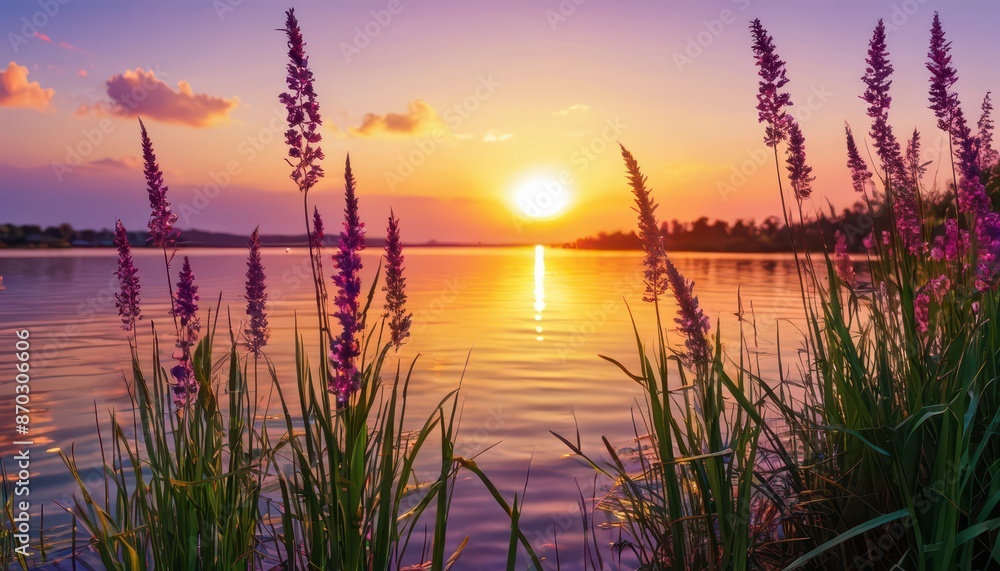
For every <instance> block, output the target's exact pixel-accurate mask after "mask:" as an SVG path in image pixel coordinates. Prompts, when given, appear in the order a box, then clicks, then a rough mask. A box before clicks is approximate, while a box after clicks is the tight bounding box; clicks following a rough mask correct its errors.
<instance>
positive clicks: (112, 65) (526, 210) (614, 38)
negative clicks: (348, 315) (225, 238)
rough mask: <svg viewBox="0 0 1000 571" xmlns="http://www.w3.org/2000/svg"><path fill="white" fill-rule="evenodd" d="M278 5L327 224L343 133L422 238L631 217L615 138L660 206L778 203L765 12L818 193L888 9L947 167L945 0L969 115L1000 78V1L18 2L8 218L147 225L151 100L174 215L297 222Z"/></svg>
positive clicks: (205, 224) (360, 164) (829, 185)
mask: <svg viewBox="0 0 1000 571" xmlns="http://www.w3.org/2000/svg"><path fill="white" fill-rule="evenodd" d="M95 4H96V5H95ZM289 7H294V8H295V10H296V15H297V16H298V18H299V21H300V24H301V28H302V33H303V35H304V38H305V41H306V52H307V54H308V56H309V58H310V59H309V63H310V67H311V69H312V71H313V73H314V74H315V78H316V91H317V93H318V101H319V105H320V113H321V115H322V117H323V120H324V124H323V128H322V131H321V132H322V135H323V141H322V143H321V146H322V148H323V150H324V152H325V154H326V159H325V161H324V163H323V164H324V167H325V169H326V173H327V174H326V177H325V178H324V179H323V180H322V181H321V182H320V183H319V184H318V185H317V187H316V188H315V189H314V190H313V191H311V192H310V196H309V200H310V202H311V203H312V204H315V205H316V206H318V208H319V209H320V211H321V212H322V213H323V215H324V218H325V219H327V227H328V228H335V227H337V222H336V221H337V220H339V218H340V216H341V214H340V213H341V211H342V210H343V200H342V192H343V165H344V160H345V158H346V156H347V154H348V153H350V157H351V164H352V167H353V169H354V173H355V177H356V178H357V181H358V191H359V195H360V203H361V214H362V216H363V217H364V219H365V220H366V221H367V224H368V227H369V233H377V232H380V231H381V227H382V226H384V223H383V222H382V221H384V220H385V217H386V216H388V213H389V209H390V208H391V209H393V210H394V211H395V213H396V214H397V215H398V216H399V217H400V218H401V219H402V228H403V234H404V240H405V241H408V242H413V243H416V242H425V241H429V240H436V241H439V242H466V243H470V242H471V243H477V242H482V243H540V242H546V243H554V242H562V241H569V240H573V239H574V238H577V237H581V236H585V235H591V234H595V233H597V232H600V231H606V232H612V231H618V230H623V231H627V230H630V229H631V228H632V227H633V225H634V213H633V211H632V210H631V198H630V195H629V191H628V187H627V183H626V180H625V177H624V166H623V162H622V159H621V155H620V152H619V150H618V147H617V145H618V143H621V144H624V145H625V146H626V147H627V148H628V149H629V150H630V151H631V152H632V153H633V154H634V155H635V157H636V158H637V159H638V161H639V163H640V165H641V166H642V169H643V171H644V173H645V174H646V175H647V176H648V178H649V185H650V186H651V187H652V188H653V192H654V196H655V198H656V200H657V201H658V202H659V203H660V207H659V209H658V210H657V215H658V217H659V218H660V220H661V221H668V220H672V219H678V220H681V221H692V220H695V219H697V218H699V217H701V216H707V217H709V218H711V219H725V220H730V221H732V220H735V219H737V218H743V219H755V220H757V221H760V220H763V219H764V218H766V217H768V216H771V215H780V211H781V210H780V201H779V197H778V194H777V181H776V172H775V168H774V156H773V154H772V153H773V151H772V150H771V149H769V148H767V147H765V146H764V144H763V127H762V126H761V125H759V124H758V122H757V113H756V108H755V105H756V92H757V81H758V76H757V69H756V67H755V66H754V58H753V55H752V51H751V37H750V32H749V30H748V25H749V22H750V21H751V20H752V19H754V18H760V19H761V21H762V23H763V25H764V27H765V28H766V29H767V30H768V32H769V33H770V34H771V35H772V36H773V37H774V42H775V44H776V46H777V51H778V54H779V55H780V57H782V58H783V59H784V60H785V61H786V63H787V70H788V78H789V79H790V83H789V84H788V86H787V88H788V90H789V91H790V93H791V96H792V101H793V103H794V110H793V113H794V114H795V115H796V117H797V118H798V119H799V121H800V123H801V125H802V130H803V132H804V134H805V138H806V149H807V153H808V161H809V163H810V164H811V165H812V166H813V167H814V174H815V175H816V181H815V183H814V188H815V192H814V194H813V197H812V198H811V199H809V201H808V202H807V204H806V210H807V211H818V210H823V211H828V209H829V205H833V206H834V207H836V208H838V209H840V208H844V207H846V206H849V205H850V204H852V203H853V202H854V201H855V199H856V196H855V195H854V192H853V190H852V188H851V184H850V173H849V171H848V169H847V168H846V166H845V153H844V136H843V133H844V124H845V121H846V122H848V123H849V124H850V125H851V126H852V128H853V130H854V132H855V134H856V135H858V136H863V135H865V134H866V133H867V131H868V129H869V123H868V120H867V117H866V115H865V104H864V102H863V101H862V100H861V99H860V98H859V96H860V95H861V93H862V92H863V91H864V86H863V84H862V82H861V80H860V78H861V76H862V75H863V74H864V71H865V62H864V60H865V55H866V51H867V48H868V40H869V39H870V37H871V33H872V30H873V28H874V26H875V23H876V22H877V21H878V19H879V18H882V19H884V20H885V22H886V25H887V29H888V34H887V35H888V47H889V51H890V54H891V59H892V64H893V66H894V67H895V70H896V73H895V74H894V76H893V79H894V83H893V87H892V96H893V107H892V111H891V112H890V121H891V122H892V124H893V126H894V127H895V129H896V132H897V134H899V135H900V136H901V137H905V136H907V135H908V134H909V133H911V132H912V130H913V129H914V128H916V129H919V131H920V132H921V134H922V139H923V141H924V147H923V152H924V155H925V159H926V160H928V161H934V163H933V164H932V167H931V172H932V173H933V172H934V169H935V167H936V166H938V165H940V164H941V163H942V161H941V160H940V159H942V158H944V159H946V158H947V154H946V153H945V154H944V155H942V148H943V144H944V143H943V141H944V139H943V138H942V135H941V133H940V132H939V131H937V129H936V127H935V121H934V117H933V114H932V113H931V111H929V110H928V109H927V85H928V74H927V72H926V69H925V67H924V66H925V63H926V59H927V58H926V54H927V46H928V42H929V28H930V24H931V19H932V18H933V14H934V12H935V11H937V12H939V13H940V16H941V19H942V23H943V25H944V29H945V32H946V34H947V37H948V39H949V40H951V41H952V42H953V45H952V56H953V64H954V65H955V67H956V68H957V69H958V72H959V77H960V79H959V81H958V83H957V84H956V85H955V88H956V89H957V91H958V93H959V95H960V96H961V98H962V104H963V107H964V109H965V112H966V114H967V116H970V117H972V118H973V120H976V119H978V117H979V107H980V103H981V101H982V99H983V97H984V95H985V94H986V92H987V91H989V90H991V89H998V88H1000V81H998V79H1000V75H998V73H997V72H998V66H1000V63H998V62H1000V57H998V55H1000V49H998V45H997V42H996V36H995V22H996V21H997V17H998V16H1000V6H998V5H997V4H996V3H995V2H992V1H987V0H981V1H967V2H962V3H957V2H944V1H943V0H942V1H935V0H892V1H889V0H886V1H871V0H864V1H862V0H848V1H841V2H825V3H816V2H795V1H790V0H789V1H768V2H764V1H762V0H709V1H699V2H683V3H682V2H670V3H667V2H652V1H631V2H622V1H619V2H612V1H611V0H535V1H526V0H504V1H502V2H501V1H499V0H496V1H477V2H470V1H468V0H466V1H460V0H453V1H444V0H375V1H352V2H299V3H296V4H294V5H285V4H283V3H278V2H265V1H263V0H197V1H196V0H179V1H177V0H175V1H171V2H166V1H151V2H131V1H129V2H125V1H118V0H112V1H108V2H101V3H85V2H81V1H79V0H32V1H17V2H5V3H3V4H2V5H0V34H2V36H0V50H2V52H3V56H5V57H0V132H2V133H3V137H0V223H2V222H11V223H17V224H24V223H33V224H42V225H50V224H59V223H63V222H68V223H70V224H72V225H73V226H74V227H78V228H95V229H96V228H111V227H113V226H114V223H115V219H116V218H120V219H122V221H123V223H124V224H125V225H126V227H128V228H129V229H136V230H138V229H142V228H143V227H145V224H146V222H147V219H148V210H147V209H148V201H147V197H146V192H145V181H144V178H143V175H142V163H141V149H140V135H139V125H138V121H137V120H136V117H141V118H142V119H143V121H144V122H145V123H146V126H147V129H148V130H149V134H150V137H151V138H152V140H153V144H154V147H155V150H156V155H157V158H158V161H159V163H160V166H161V167H162V169H163V171H164V180H165V182H166V184H167V185H168V186H169V188H170V190H169V192H168V199H169V200H170V201H171V202H172V203H173V208H174V211H175V212H177V213H178V216H179V222H178V226H179V227H180V228H182V229H183V228H199V229H204V230H214V231H222V232H231V233H246V234H249V232H250V231H251V230H252V229H253V228H254V227H255V226H258V225H259V226H260V227H261V231H262V233H265V234H276V233H293V232H301V231H302V229H303V221H302V197H301V196H300V195H299V193H298V191H297V190H296V188H295V186H294V185H293V183H292V182H291V181H290V180H289V178H288V174H289V171H290V169H289V167H288V165H287V164H286V162H285V160H284V158H285V156H286V153H287V147H286V146H285V144H284V142H283V136H282V133H283V131H284V128H285V124H284V121H285V111H284V107H283V106H282V105H281V104H280V103H279V102H278V95H279V94H280V93H281V92H282V91H284V90H285V89H286V88H285V83H284V81H285V65H286V61H287V55H286V45H285V36H284V34H283V33H282V32H281V31H279V29H280V28H282V27H283V25H284V10H286V9H287V8H289ZM866 140H867V139H866ZM780 152H781V157H780V159H781V161H782V163H783V161H784V151H783V149H781V150H780ZM782 170H784V169H783V168H782ZM782 176H784V173H783V174H782ZM942 178H943V177H942ZM331 221H333V222H331Z"/></svg>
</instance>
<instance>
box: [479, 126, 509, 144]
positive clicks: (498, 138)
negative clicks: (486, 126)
mask: <svg viewBox="0 0 1000 571" xmlns="http://www.w3.org/2000/svg"><path fill="white" fill-rule="evenodd" d="M513 138H514V135H513V134H512V133H502V134H497V132H496V131H494V130H493V129H490V130H489V131H487V132H486V135H484V136H483V142H484V143H502V142H504V141H509V140H511V139H513Z"/></svg>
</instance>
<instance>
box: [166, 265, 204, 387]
mask: <svg viewBox="0 0 1000 571" xmlns="http://www.w3.org/2000/svg"><path fill="white" fill-rule="evenodd" d="M178 280H179V281H178V282H177V291H176V292H175V293H174V307H173V309H172V310H171V314H172V315H174V316H175V317H177V318H178V319H179V331H178V337H177V348H178V349H179V358H178V361H179V363H178V364H177V365H176V366H175V367H174V368H172V369H171V370H170V373H171V375H173V377H174V379H175V381H176V383H175V384H174V402H175V403H176V404H177V405H178V406H186V405H187V404H190V403H191V402H192V401H193V399H194V397H195V395H197V394H198V381H197V380H196V379H195V377H194V369H193V367H192V351H191V349H192V348H193V347H194V345H195V344H196V343H197V342H198V332H199V331H200V330H201V322H200V320H199V319H198V299H200V298H199V296H198V286H196V285H194V273H192V272H191V261H190V260H188V257H187V256H184V265H183V266H182V267H181V273H180V276H179V277H178Z"/></svg>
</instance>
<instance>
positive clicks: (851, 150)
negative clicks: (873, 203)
mask: <svg viewBox="0 0 1000 571" xmlns="http://www.w3.org/2000/svg"><path fill="white" fill-rule="evenodd" d="M844 129H845V130H846V131H847V168H849V169H851V183H852V184H853V186H854V190H855V191H856V192H864V191H865V184H866V183H867V182H868V181H869V180H871V178H872V173H871V171H869V170H868V163H866V162H865V161H864V159H862V158H861V153H859V152H858V146H857V144H855V142H854V134H853V133H851V127H850V126H846V125H845V127H844Z"/></svg>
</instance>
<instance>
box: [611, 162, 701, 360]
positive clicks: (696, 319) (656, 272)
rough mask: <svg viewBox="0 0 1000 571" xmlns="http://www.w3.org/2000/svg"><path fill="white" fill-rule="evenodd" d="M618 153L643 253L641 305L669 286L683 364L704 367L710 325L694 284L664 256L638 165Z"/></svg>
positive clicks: (644, 182) (659, 235)
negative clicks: (632, 199)
mask: <svg viewBox="0 0 1000 571" xmlns="http://www.w3.org/2000/svg"><path fill="white" fill-rule="evenodd" d="M619 146H621V145H619ZM621 149H622V157H623V158H624V159H625V166H626V168H627V169H628V173H629V174H628V178H629V184H630V185H631V186H632V194H634V195H635V202H636V209H635V210H636V211H637V212H638V213H639V229H640V233H641V236H640V237H641V238H642V242H643V248H644V249H645V250H646V260H645V265H646V292H647V293H648V294H650V295H649V297H644V298H643V301H657V299H658V296H659V295H660V294H662V293H663V292H664V291H666V288H667V287H668V285H669V287H670V289H671V290H672V291H673V293H674V298H675V299H676V300H677V306H678V307H677V313H678V316H677V318H675V319H674V321H675V322H676V323H677V324H678V325H679V326H680V327H679V329H680V331H681V334H682V335H683V336H684V339H685V341H684V346H685V347H686V348H687V354H686V355H685V356H684V360H685V363H686V364H687V365H688V366H692V367H695V366H702V367H708V364H709V362H710V361H711V356H712V351H711V348H710V346H709V344H708V337H707V333H708V330H709V328H710V326H711V324H710V323H709V320H708V317H707V316H706V315H705V314H704V312H703V311H702V310H701V307H700V306H699V305H698V298H697V297H696V296H695V295H694V282H692V281H689V280H687V279H686V278H685V277H684V276H683V275H682V274H681V273H680V272H679V271H678V270H677V268H676V267H675V266H674V264H673V263H672V262H671V261H670V258H669V256H667V252H666V249H665V248H664V246H663V237H662V235H661V234H660V233H659V232H658V230H657V225H656V217H655V215H654V214H653V211H654V210H656V204H655V203H654V202H653V198H652V197H651V196H650V192H651V190H650V189H647V188H646V177H645V176H643V174H642V172H641V171H640V170H639V163H638V162H637V161H636V160H635V158H634V157H633V156H632V153H630V152H629V151H628V150H627V149H625V147H624V146H621Z"/></svg>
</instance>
